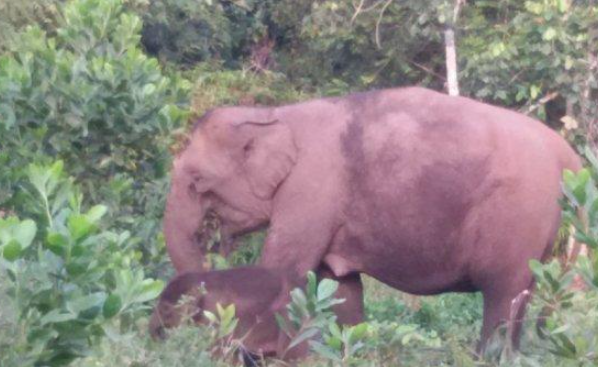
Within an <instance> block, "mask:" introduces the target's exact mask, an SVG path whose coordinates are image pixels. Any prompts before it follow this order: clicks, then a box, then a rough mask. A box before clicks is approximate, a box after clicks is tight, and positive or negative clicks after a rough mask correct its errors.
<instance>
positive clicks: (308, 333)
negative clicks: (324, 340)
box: [287, 328, 319, 350]
mask: <svg viewBox="0 0 598 367" xmlns="http://www.w3.org/2000/svg"><path fill="white" fill-rule="evenodd" d="M318 333H319V330H318V329H316V328H310V329H307V330H305V331H303V332H302V333H301V334H299V335H297V336H295V337H294V338H293V340H292V341H291V343H290V344H289V346H288V347H287V350H291V349H293V348H294V347H296V346H297V345H299V344H301V343H303V342H304V341H306V340H307V339H310V338H312V337H314V336H316V335H317V334H318Z"/></svg>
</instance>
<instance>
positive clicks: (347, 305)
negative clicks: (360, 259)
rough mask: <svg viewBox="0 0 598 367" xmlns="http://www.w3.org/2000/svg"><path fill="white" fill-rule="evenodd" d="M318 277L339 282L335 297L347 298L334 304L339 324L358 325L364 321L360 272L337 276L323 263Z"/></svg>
mask: <svg viewBox="0 0 598 367" xmlns="http://www.w3.org/2000/svg"><path fill="white" fill-rule="evenodd" d="M318 278H320V279H321V278H328V279H332V280H334V281H336V282H338V283H339V285H338V290H337V291H336V293H335V297H336V298H339V299H344V300H345V302H343V303H341V304H338V305H335V306H334V313H335V314H336V316H337V322H338V323H339V324H341V325H356V324H359V323H360V322H363V319H364V316H363V284H362V282H361V275H360V274H359V273H351V274H347V275H345V276H342V277H337V276H336V275H334V273H333V272H332V271H331V270H330V268H329V267H328V266H327V265H326V264H322V265H320V267H319V269H318Z"/></svg>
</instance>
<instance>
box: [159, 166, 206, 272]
mask: <svg viewBox="0 0 598 367" xmlns="http://www.w3.org/2000/svg"><path fill="white" fill-rule="evenodd" d="M181 171H182V170H181V169H180V167H177V164H176V162H175V169H174V170H173V176H172V186H171V188H170V193H169V195H168V198H167V201H166V210H165V213H164V237H165V239H166V249H167V251H168V255H169V256H170V259H171V261H172V263H173V265H174V268H175V269H176V271H177V273H179V274H180V273H183V272H188V271H202V270H204V269H203V260H204V256H205V248H202V242H204V241H202V240H201V239H200V236H199V233H201V232H202V230H203V225H202V223H203V220H204V215H205V208H204V206H205V205H203V203H202V202H201V199H200V197H199V195H198V194H197V192H196V191H195V188H194V184H193V181H192V179H191V178H190V177H188V175H186V174H185V173H184V172H181ZM202 237H203V236H202Z"/></svg>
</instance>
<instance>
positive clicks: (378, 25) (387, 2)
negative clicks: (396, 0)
mask: <svg viewBox="0 0 598 367" xmlns="http://www.w3.org/2000/svg"><path fill="white" fill-rule="evenodd" d="M392 2H393V0H387V1H386V3H385V4H384V6H383V7H382V10H380V15H379V16H378V20H377V21H376V46H378V48H382V46H381V43H380V23H381V22H382V17H383V16H384V13H386V9H388V7H389V6H390V4H392Z"/></svg>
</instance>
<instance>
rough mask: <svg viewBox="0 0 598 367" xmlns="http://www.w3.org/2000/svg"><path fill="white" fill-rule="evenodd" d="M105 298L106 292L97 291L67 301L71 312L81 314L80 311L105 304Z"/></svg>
mask: <svg viewBox="0 0 598 367" xmlns="http://www.w3.org/2000/svg"><path fill="white" fill-rule="evenodd" d="M105 300H106V293H104V292H96V293H92V294H89V295H87V296H83V297H78V298H75V299H74V300H70V301H67V303H66V307H67V309H68V310H69V311H70V312H72V313H75V314H79V313H80V312H82V311H85V310H88V309H90V308H93V307H100V306H103V304H104V301H105Z"/></svg>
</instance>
